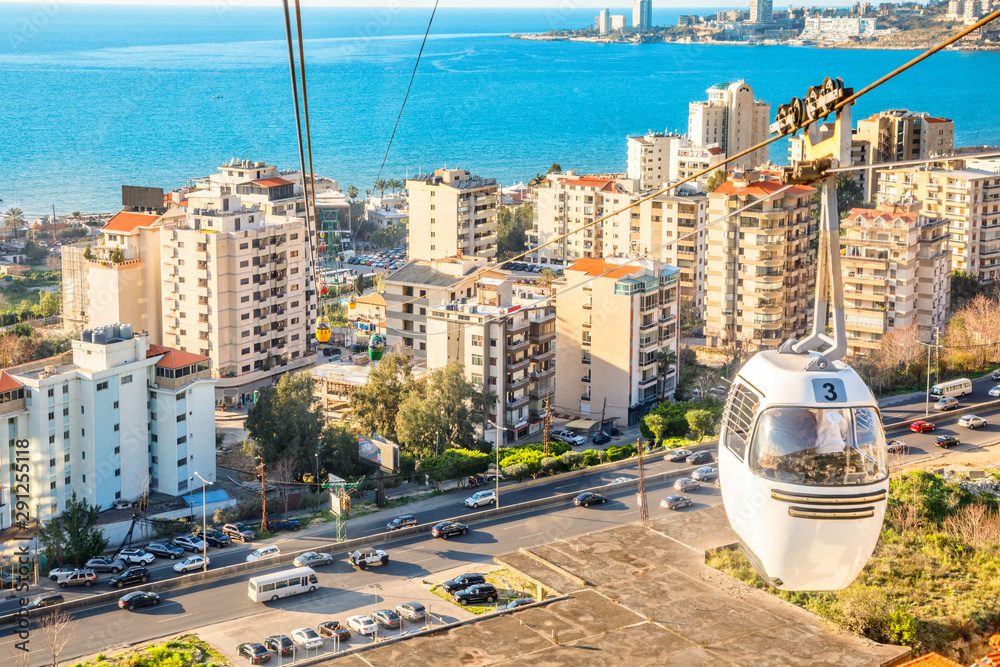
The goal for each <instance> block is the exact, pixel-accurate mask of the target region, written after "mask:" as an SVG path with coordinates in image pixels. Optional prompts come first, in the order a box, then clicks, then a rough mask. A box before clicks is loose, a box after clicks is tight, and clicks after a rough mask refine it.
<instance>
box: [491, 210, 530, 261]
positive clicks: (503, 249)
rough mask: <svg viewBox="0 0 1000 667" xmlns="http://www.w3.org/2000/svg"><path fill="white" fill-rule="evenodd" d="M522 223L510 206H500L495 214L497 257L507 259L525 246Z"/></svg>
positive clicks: (525, 240) (523, 249)
mask: <svg viewBox="0 0 1000 667" xmlns="http://www.w3.org/2000/svg"><path fill="white" fill-rule="evenodd" d="M525 229H526V227H525V226H524V223H523V222H522V221H521V220H519V219H518V216H517V213H516V212H515V210H514V209H512V208H511V207H510V206H501V207H500V212H499V214H498V216H497V257H498V258H499V259H507V258H509V257H514V256H516V255H519V254H521V253H522V252H524V251H525V249H526V248H527V245H526V243H527V237H526V236H525Z"/></svg>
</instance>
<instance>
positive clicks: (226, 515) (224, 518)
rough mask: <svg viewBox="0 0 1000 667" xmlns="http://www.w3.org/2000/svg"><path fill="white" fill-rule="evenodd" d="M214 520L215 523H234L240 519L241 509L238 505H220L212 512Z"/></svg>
mask: <svg viewBox="0 0 1000 667" xmlns="http://www.w3.org/2000/svg"><path fill="white" fill-rule="evenodd" d="M212 521H214V522H215V523H233V522H235V521H239V511H237V509H236V506H235V505H234V506H233V507H220V508H219V509H217V510H215V512H214V513H213V514H212Z"/></svg>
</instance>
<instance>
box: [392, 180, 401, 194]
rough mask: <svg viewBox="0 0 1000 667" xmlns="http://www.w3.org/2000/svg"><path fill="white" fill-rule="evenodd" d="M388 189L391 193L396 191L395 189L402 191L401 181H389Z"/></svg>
mask: <svg viewBox="0 0 1000 667" xmlns="http://www.w3.org/2000/svg"><path fill="white" fill-rule="evenodd" d="M389 187H390V188H392V191H393V192H395V191H396V188H399V189H400V190H402V189H403V181H401V180H399V179H398V178H393V179H392V180H390V181H389Z"/></svg>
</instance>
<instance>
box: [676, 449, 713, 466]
mask: <svg viewBox="0 0 1000 667" xmlns="http://www.w3.org/2000/svg"><path fill="white" fill-rule="evenodd" d="M714 460H715V458H714V457H713V456H712V452H695V453H694V454H692V455H691V456H689V457H687V458H686V459H684V461H685V462H686V463H688V464H690V465H693V466H697V465H701V464H702V463H711V462H712V461H714Z"/></svg>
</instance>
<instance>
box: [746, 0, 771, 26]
mask: <svg viewBox="0 0 1000 667" xmlns="http://www.w3.org/2000/svg"><path fill="white" fill-rule="evenodd" d="M770 22H771V0H750V23H770Z"/></svg>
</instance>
